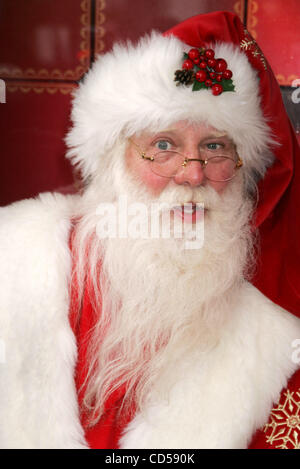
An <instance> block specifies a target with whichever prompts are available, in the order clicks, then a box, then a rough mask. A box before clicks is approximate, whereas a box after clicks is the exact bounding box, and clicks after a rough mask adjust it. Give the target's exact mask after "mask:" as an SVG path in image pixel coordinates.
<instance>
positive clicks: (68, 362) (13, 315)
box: [0, 194, 86, 448]
mask: <svg viewBox="0 0 300 469" xmlns="http://www.w3.org/2000/svg"><path fill="white" fill-rule="evenodd" d="M75 200H76V199H75ZM73 205H74V197H64V196H61V195H52V194H43V195H42V196H40V198H39V199H37V200H25V201H22V202H18V203H16V204H13V205H12V206H9V207H5V208H2V209H1V211H0V218H1V225H0V246H1V265H0V292H1V294H0V310H1V312H0V339H1V341H2V342H1V343H2V345H3V348H4V350H5V359H3V360H2V363H0V447H2V448H84V447H86V443H85V440H84V433H83V430H82V427H81V425H80V420H79V415H78V406H77V395H76V389H75V384H74V366H75V363H76V356H77V352H76V343H75V338H74V336H73V333H72V330H71V328H70V325H69V321H68V309H69V298H68V287H67V285H68V280H69V275H70V268H71V259H70V253H69V249H68V237H69V230H70V217H71V215H72V207H73Z"/></svg>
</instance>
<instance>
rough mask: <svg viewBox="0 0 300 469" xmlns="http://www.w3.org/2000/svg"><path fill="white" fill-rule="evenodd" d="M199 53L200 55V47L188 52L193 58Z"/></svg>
mask: <svg viewBox="0 0 300 469" xmlns="http://www.w3.org/2000/svg"><path fill="white" fill-rule="evenodd" d="M199 55H200V52H199V51H198V49H191V50H190V51H189V53H188V56H189V58H190V59H191V60H195V59H197V58H198V57H199Z"/></svg>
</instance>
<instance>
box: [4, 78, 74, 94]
mask: <svg viewBox="0 0 300 469" xmlns="http://www.w3.org/2000/svg"><path fill="white" fill-rule="evenodd" d="M76 86H77V85H74V84H73V83H42V82H38V81H37V82H26V81H25V82H17V81H16V82H9V83H8V84H7V86H6V89H7V91H8V92H10V93H15V92H16V91H21V93H29V92H30V91H34V93H36V94H42V93H44V92H47V93H48V94H52V95H53V94H55V93H57V92H58V91H59V92H60V93H61V94H64V95H67V94H71V93H72V91H73V90H74V89H75V88H76Z"/></svg>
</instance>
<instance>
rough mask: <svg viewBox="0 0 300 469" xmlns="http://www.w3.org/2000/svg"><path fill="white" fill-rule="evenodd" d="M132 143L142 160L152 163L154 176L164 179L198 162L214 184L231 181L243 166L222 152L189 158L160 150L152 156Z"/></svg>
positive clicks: (201, 153) (204, 152)
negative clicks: (192, 162)
mask: <svg viewBox="0 0 300 469" xmlns="http://www.w3.org/2000/svg"><path fill="white" fill-rule="evenodd" d="M130 142H131V143H133V145H134V146H135V147H136V148H137V150H138V151H139V154H140V156H141V158H143V159H144V160H148V161H149V162H151V170H152V172H153V173H154V174H156V175H158V176H162V177H167V178H172V177H174V176H175V175H176V173H177V172H178V170H179V168H180V167H181V168H182V167H183V168H185V167H186V166H187V165H188V163H190V162H191V161H198V163H200V164H201V167H202V169H203V171H204V174H205V177H206V178H207V179H208V180H209V181H213V182H226V181H230V180H231V179H233V178H234V177H235V175H236V174H237V170H238V169H239V168H241V167H242V166H243V161H242V159H241V158H240V157H239V156H238V155H236V158H235V157H233V156H232V155H231V154H230V155H229V154H224V153H222V151H220V153H218V152H217V151H214V152H212V151H211V150H205V149H201V150H200V156H201V157H202V158H188V157H187V156H185V155H183V154H182V153H179V152H178V151H173V150H158V151H156V152H154V153H153V154H151V153H150V152H147V153H146V152H145V151H143V150H142V149H141V148H140V146H139V145H138V144H137V143H135V142H134V141H133V140H132V139H130Z"/></svg>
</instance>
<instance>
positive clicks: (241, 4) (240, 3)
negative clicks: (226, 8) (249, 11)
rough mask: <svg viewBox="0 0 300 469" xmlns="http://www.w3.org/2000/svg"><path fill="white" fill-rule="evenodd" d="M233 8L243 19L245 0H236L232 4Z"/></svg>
mask: <svg viewBox="0 0 300 469" xmlns="http://www.w3.org/2000/svg"><path fill="white" fill-rule="evenodd" d="M233 10H234V11H235V13H236V14H237V15H238V16H239V18H240V20H241V21H243V19H244V11H245V2H244V0H238V1H237V2H235V4H234V5H233Z"/></svg>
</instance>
